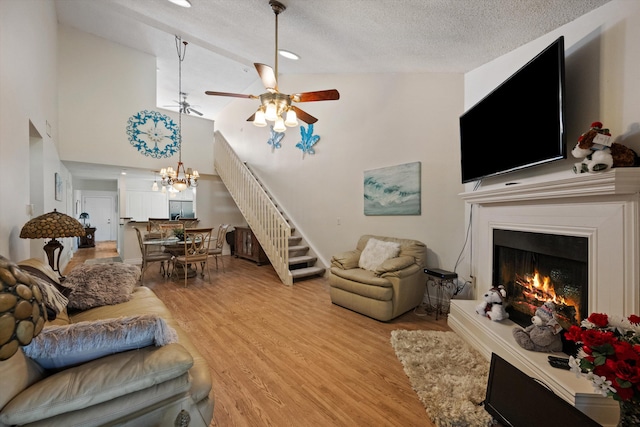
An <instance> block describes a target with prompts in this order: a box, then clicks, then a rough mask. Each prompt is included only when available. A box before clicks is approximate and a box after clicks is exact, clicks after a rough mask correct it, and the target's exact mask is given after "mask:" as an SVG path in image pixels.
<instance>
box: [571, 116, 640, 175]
mask: <svg viewBox="0 0 640 427" xmlns="http://www.w3.org/2000/svg"><path fill="white" fill-rule="evenodd" d="M600 135H602V136H600ZM610 138H611V132H609V129H607V128H604V127H603V125H602V123H601V122H593V123H591V128H590V129H589V130H588V131H586V132H585V133H583V134H582V135H580V137H579V138H578V143H577V144H576V146H575V147H574V148H573V150H572V151H571V154H572V155H573V157H575V158H578V159H582V162H580V163H576V164H574V165H573V171H574V172H575V173H585V172H602V171H605V170H607V169H610V168H616V167H628V166H638V164H639V161H638V155H637V154H636V152H635V151H633V150H632V149H631V148H629V147H626V146H624V145H622V144H620V143H617V142H613V143H611V144H609V143H608V141H609V140H610ZM598 141H600V142H602V143H599V142H598Z"/></svg>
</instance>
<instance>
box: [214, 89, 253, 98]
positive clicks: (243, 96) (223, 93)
mask: <svg viewBox="0 0 640 427" xmlns="http://www.w3.org/2000/svg"><path fill="white" fill-rule="evenodd" d="M205 93H206V94H207V95H214V96H231V97H234V98H249V99H258V97H257V96H255V95H244V94H242V93H229V92H214V91H211V90H208V91H206V92H205Z"/></svg>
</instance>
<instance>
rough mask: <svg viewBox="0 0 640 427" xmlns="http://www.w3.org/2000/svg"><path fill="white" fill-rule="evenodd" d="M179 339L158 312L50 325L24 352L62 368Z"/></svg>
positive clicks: (47, 366) (45, 364) (51, 366)
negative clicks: (156, 313) (63, 324)
mask: <svg viewBox="0 0 640 427" xmlns="http://www.w3.org/2000/svg"><path fill="white" fill-rule="evenodd" d="M177 341H178V335H177V333H176V331H175V329H173V328H172V327H170V326H169V325H167V323H166V322H165V320H164V319H163V318H161V317H159V316H157V315H155V314H144V315H140V316H130V317H119V318H115V319H104V320H97V321H87V322H78V323H72V324H70V325H65V326H48V327H45V328H44V329H43V330H42V332H41V333H40V334H39V335H38V336H37V337H35V338H34V339H33V340H32V341H31V344H29V345H27V346H25V347H23V348H22V350H23V351H24V353H25V354H26V355H27V356H28V357H30V358H31V359H33V360H34V361H36V362H37V363H38V364H39V365H40V366H42V367H43V368H45V369H62V368H66V367H70V366H74V365H79V364H81V363H84V362H87V361H89V360H94V359H98V358H100V357H104V356H107V355H109V354H115V353H121V352H123V351H128V350H135V349H139V348H143V347H147V346H150V345H155V346H157V347H161V346H163V345H166V344H170V343H173V342H177Z"/></svg>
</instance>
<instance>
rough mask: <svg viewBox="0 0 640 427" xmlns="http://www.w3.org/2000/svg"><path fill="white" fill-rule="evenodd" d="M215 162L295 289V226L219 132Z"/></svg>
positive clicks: (284, 280) (271, 257)
mask: <svg viewBox="0 0 640 427" xmlns="http://www.w3.org/2000/svg"><path fill="white" fill-rule="evenodd" d="M213 158H214V161H213V163H214V167H215V169H216V171H217V172H218V175H220V179H222V182H223V183H224V185H225V186H226V187H227V189H228V190H229V193H230V194H231V197H232V198H233V200H234V201H235V202H236V205H238V208H239V209H240V212H242V215H243V216H244V218H245V219H246V221H247V224H248V225H249V227H250V228H251V231H252V232H253V234H254V235H255V236H256V238H257V239H258V242H260V245H261V246H262V249H263V250H264V252H265V254H266V255H267V257H268V258H269V261H270V262H271V265H272V266H273V268H274V270H275V271H276V273H277V274H278V276H279V277H280V280H281V281H282V283H284V284H285V285H288V286H291V285H293V276H292V274H291V272H290V271H289V238H290V237H291V226H290V225H289V224H288V223H287V221H286V220H285V218H284V217H283V216H282V214H281V213H280V211H279V210H278V208H277V207H276V205H275V204H274V203H273V201H272V200H271V198H270V197H269V195H268V194H267V193H266V192H265V191H264V188H262V186H261V185H260V183H259V182H258V180H257V179H256V177H255V176H254V175H253V173H252V172H251V171H250V170H249V168H248V167H247V166H246V165H245V164H244V162H243V161H242V160H240V158H239V157H238V155H237V154H236V153H235V151H233V148H232V147H231V146H230V145H229V143H228V142H227V140H226V139H225V138H224V136H223V135H222V134H221V133H220V132H219V131H216V132H215V141H214V145H213Z"/></svg>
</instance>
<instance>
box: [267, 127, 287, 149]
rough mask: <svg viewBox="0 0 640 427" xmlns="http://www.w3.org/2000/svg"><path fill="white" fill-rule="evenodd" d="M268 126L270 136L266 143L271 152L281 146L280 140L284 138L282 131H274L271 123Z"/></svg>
mask: <svg viewBox="0 0 640 427" xmlns="http://www.w3.org/2000/svg"><path fill="white" fill-rule="evenodd" d="M270 128H271V136H270V137H269V139H268V140H267V144H269V145H270V146H271V151H272V152H273V151H275V150H276V148H280V147H282V144H280V141H282V138H284V132H276V131H275V130H273V125H271V126H270Z"/></svg>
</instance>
